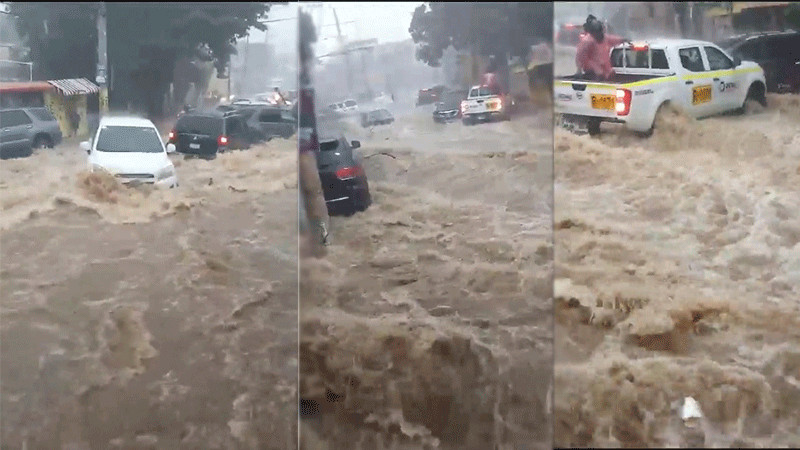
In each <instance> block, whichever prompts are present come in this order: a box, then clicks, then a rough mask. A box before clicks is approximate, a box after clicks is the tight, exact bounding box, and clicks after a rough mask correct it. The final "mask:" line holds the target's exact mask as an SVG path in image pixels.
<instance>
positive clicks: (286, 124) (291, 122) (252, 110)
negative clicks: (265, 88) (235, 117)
mask: <svg viewBox="0 0 800 450" xmlns="http://www.w3.org/2000/svg"><path fill="white" fill-rule="evenodd" d="M217 109H218V110H221V111H228V112H230V111H237V112H238V113H239V114H241V116H242V117H243V118H244V119H245V121H246V123H247V129H248V133H249V137H250V142H251V143H256V142H262V141H269V140H271V139H272V138H275V137H281V138H284V139H288V138H290V137H292V136H294V134H295V132H297V118H296V116H295V114H294V110H293V109H291V108H288V107H281V106H277V105H273V104H270V103H263V102H251V103H247V104H234V105H232V106H226V105H220V106H218V107H217Z"/></svg>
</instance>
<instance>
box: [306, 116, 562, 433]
mask: <svg viewBox="0 0 800 450" xmlns="http://www.w3.org/2000/svg"><path fill="white" fill-rule="evenodd" d="M343 127H344V129H345V130H347V137H348V138H349V139H359V140H361V142H362V150H363V152H362V156H363V158H364V159H363V161H364V166H365V169H366V173H367V176H368V177H369V180H370V188H371V191H372V195H373V201H374V204H373V205H372V206H371V207H370V208H369V209H368V210H367V211H366V212H363V213H359V214H356V215H355V216H353V217H349V218H334V219H333V221H332V239H333V241H332V242H333V244H332V246H331V247H330V250H329V254H328V256H327V258H325V259H323V260H318V261H311V260H309V261H301V304H300V308H301V313H300V314H301V347H300V367H301V369H300V370H301V381H300V386H301V387H300V390H301V397H302V398H303V399H304V405H303V413H304V419H303V420H301V437H302V444H301V447H302V448H306V449H336V448H361V449H389V448H395V449H406V448H407V449H412V448H414V449H419V448H445V449H456V448H458V449H486V448H503V449H505V448H551V428H552V425H551V422H550V419H549V416H550V414H549V408H550V400H549V393H550V392H551V389H552V382H551V379H552V369H551V364H552V338H551V335H552V331H551V330H552V321H551V317H552V301H551V300H552V299H551V292H552V291H551V277H552V265H551V264H552V262H551V261H552V259H551V258H552V256H551V255H552V247H551V228H552V222H551V221H552V216H551V211H550V205H551V193H552V187H551V186H552V150H551V149H552V144H551V131H550V130H551V128H550V127H551V122H550V118H549V114H546V113H543V112H541V113H537V112H530V113H527V114H526V115H525V116H523V117H517V118H515V119H514V120H512V121H511V122H504V123H494V124H483V125H476V126H473V127H465V126H463V125H462V124H461V123H458V122H457V123H453V124H448V125H437V124H435V123H433V121H432V120H431V116H430V111H427V110H425V109H420V110H417V111H415V113H413V114H411V115H408V116H402V115H399V116H398V121H397V122H395V123H394V124H393V125H391V126H386V127H375V128H374V129H372V130H363V129H359V128H357V127H355V126H352V125H344V126H343Z"/></svg>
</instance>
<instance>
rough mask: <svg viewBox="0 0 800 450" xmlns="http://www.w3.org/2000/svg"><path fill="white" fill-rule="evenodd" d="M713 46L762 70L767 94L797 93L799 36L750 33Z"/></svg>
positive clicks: (799, 89) (798, 81)
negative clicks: (717, 46)
mask: <svg viewBox="0 0 800 450" xmlns="http://www.w3.org/2000/svg"><path fill="white" fill-rule="evenodd" d="M717 45H719V46H720V47H722V49H723V50H725V51H726V52H728V53H730V54H731V55H732V56H734V57H738V58H739V59H741V60H742V61H753V62H756V63H758V65H759V66H761V68H762V69H764V77H765V78H766V80H767V92H778V93H784V92H792V93H800V32H799V31H782V32H781V31H776V32H764V33H751V34H743V35H739V36H733V37H731V38H728V39H725V40H723V41H720V42H719V43H718V44H717Z"/></svg>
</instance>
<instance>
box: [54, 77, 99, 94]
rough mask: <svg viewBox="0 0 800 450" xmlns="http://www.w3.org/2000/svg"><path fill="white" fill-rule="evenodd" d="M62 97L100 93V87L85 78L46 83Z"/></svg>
mask: <svg viewBox="0 0 800 450" xmlns="http://www.w3.org/2000/svg"><path fill="white" fill-rule="evenodd" d="M48 83H50V84H51V85H52V86H53V87H54V88H56V90H58V91H59V92H60V93H61V94H62V95H67V96H69V95H85V94H95V93H97V92H100V86H98V85H96V84H94V83H92V82H91V81H89V80H87V79H86V78H70V79H65V80H52V81H48Z"/></svg>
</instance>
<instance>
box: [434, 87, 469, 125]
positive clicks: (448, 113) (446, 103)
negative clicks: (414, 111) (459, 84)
mask: <svg viewBox="0 0 800 450" xmlns="http://www.w3.org/2000/svg"><path fill="white" fill-rule="evenodd" d="M467 94H468V91H466V90H461V91H448V92H445V93H444V94H443V95H442V101H440V102H438V103H436V109H434V110H433V121H434V122H436V123H448V122H452V121H455V120H459V119H461V102H462V101H464V100H466V99H467Z"/></svg>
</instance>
